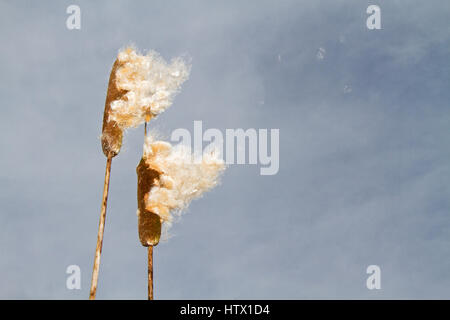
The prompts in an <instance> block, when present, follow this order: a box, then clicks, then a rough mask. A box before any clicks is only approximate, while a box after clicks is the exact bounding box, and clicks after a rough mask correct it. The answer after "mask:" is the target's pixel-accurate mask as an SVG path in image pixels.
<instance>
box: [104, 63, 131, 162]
mask: <svg viewBox="0 0 450 320" xmlns="http://www.w3.org/2000/svg"><path fill="white" fill-rule="evenodd" d="M120 65H121V64H120V62H119V61H118V60H116V61H115V62H114V65H113V67H112V70H111V74H110V76H109V83H108V92H107V93H106V101H105V111H104V113H103V129H102V149H103V153H104V154H105V156H107V157H108V156H110V155H111V156H112V157H114V156H116V155H117V154H118V153H119V151H120V147H121V146H122V135H123V132H122V129H120V128H119V126H118V125H117V123H116V122H115V121H114V120H111V119H109V114H110V112H111V102H113V101H114V100H119V99H121V98H122V97H123V95H125V94H126V93H127V91H126V90H120V89H119V88H117V85H116V71H117V68H119V67H120Z"/></svg>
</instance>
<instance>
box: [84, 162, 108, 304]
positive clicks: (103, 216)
mask: <svg viewBox="0 0 450 320" xmlns="http://www.w3.org/2000/svg"><path fill="white" fill-rule="evenodd" d="M111 162H112V156H111V155H110V156H108V159H107V160H106V173H105V182H104V185H103V199H102V209H101V211H100V223H99V225H98V235H97V247H96V249H95V259H94V269H93V271H92V281H91V291H90V294H89V299H90V300H95V294H96V293H97V283H98V271H99V268H100V256H101V254H102V245H103V232H104V231H105V219H106V203H107V201H108V190H109V176H110V174H111Z"/></svg>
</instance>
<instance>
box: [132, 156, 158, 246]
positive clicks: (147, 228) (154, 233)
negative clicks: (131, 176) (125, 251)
mask: <svg viewBox="0 0 450 320" xmlns="http://www.w3.org/2000/svg"><path fill="white" fill-rule="evenodd" d="M136 173H137V177H138V192H137V200H138V209H139V212H138V225H139V227H138V229H139V240H140V241H141V244H142V245H143V246H144V247H148V246H156V245H157V244H158V243H159V239H160V237H161V218H160V217H159V216H158V215H157V214H155V213H153V212H150V211H148V210H147V209H146V208H145V197H146V195H147V194H148V193H149V192H150V190H151V189H152V188H153V187H154V186H155V184H156V183H157V181H158V179H159V176H160V173H159V172H158V171H156V170H154V169H152V168H150V167H149V165H148V164H147V163H146V162H145V159H144V158H142V159H141V161H140V162H139V165H138V166H137V168H136Z"/></svg>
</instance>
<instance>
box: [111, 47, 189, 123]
mask: <svg viewBox="0 0 450 320" xmlns="http://www.w3.org/2000/svg"><path fill="white" fill-rule="evenodd" d="M117 60H118V62H119V63H120V67H119V68H117V71H116V86H117V88H118V89H120V90H124V91H127V92H126V94H125V95H124V96H123V97H121V99H119V100H115V101H113V102H111V113H110V115H109V117H110V120H114V121H116V123H117V125H118V126H119V127H120V128H121V129H126V128H132V127H133V128H135V127H137V126H139V125H140V124H142V123H143V122H144V121H148V120H150V118H151V117H153V116H156V115H158V114H160V113H161V112H163V111H164V110H166V109H167V108H168V107H169V106H170V105H171V104H172V101H173V98H174V96H175V95H176V93H177V92H178V91H179V90H180V87H181V84H182V83H183V82H184V81H186V80H187V79H188V77H189V72H190V66H189V65H188V64H187V63H186V62H185V61H184V60H183V59H182V58H174V59H172V60H171V62H170V63H167V62H166V61H165V60H164V59H163V58H162V57H161V56H160V55H159V54H158V53H157V52H155V51H150V52H148V53H147V54H146V55H141V54H139V53H137V52H136V50H135V49H134V48H132V47H128V48H126V49H124V50H122V51H120V52H119V54H118V56H117Z"/></svg>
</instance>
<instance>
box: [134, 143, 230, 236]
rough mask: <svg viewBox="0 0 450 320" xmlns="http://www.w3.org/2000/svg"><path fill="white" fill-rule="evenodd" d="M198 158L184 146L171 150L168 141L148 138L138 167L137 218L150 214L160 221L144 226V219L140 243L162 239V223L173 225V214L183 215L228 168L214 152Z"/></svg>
mask: <svg viewBox="0 0 450 320" xmlns="http://www.w3.org/2000/svg"><path fill="white" fill-rule="evenodd" d="M199 157H200V158H198V157H196V156H194V155H193V154H191V152H190V150H189V148H186V147H185V146H182V145H177V146H175V147H172V145H171V144H170V143H168V142H164V141H153V138H152V137H151V136H148V137H146V139H145V143H144V155H143V157H142V159H141V161H140V163H139V165H138V167H137V173H138V208H139V213H138V216H139V217H140V219H141V218H142V216H143V215H145V214H146V213H151V214H155V215H157V216H158V217H159V219H160V221H159V223H157V224H154V225H151V226H150V224H147V225H146V226H144V225H143V223H141V221H143V220H139V237H140V239H141V243H142V242H143V241H142V239H143V238H146V237H147V238H148V239H150V240H149V241H154V240H153V239H156V238H158V240H159V237H160V235H161V224H164V223H165V224H167V225H168V226H170V224H171V222H172V220H173V214H179V213H181V212H182V211H183V210H184V209H186V208H187V206H188V205H189V203H190V202H191V201H192V200H193V199H195V198H198V197H201V196H202V194H203V193H204V192H206V191H208V190H210V189H212V188H213V187H215V186H216V185H217V184H218V182H219V176H220V175H221V173H222V172H223V171H224V169H225V164H224V162H223V160H222V159H219V158H218V153H214V152H213V153H208V154H203V155H200V156H199ZM147 217H148V216H147ZM148 219H150V218H148ZM152 219H154V218H152ZM155 221H156V220H155ZM145 228H148V229H145ZM144 233H145V234H144ZM150 235H151V236H150ZM147 238H146V240H145V241H148V239H147Z"/></svg>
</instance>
